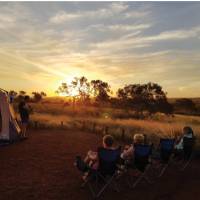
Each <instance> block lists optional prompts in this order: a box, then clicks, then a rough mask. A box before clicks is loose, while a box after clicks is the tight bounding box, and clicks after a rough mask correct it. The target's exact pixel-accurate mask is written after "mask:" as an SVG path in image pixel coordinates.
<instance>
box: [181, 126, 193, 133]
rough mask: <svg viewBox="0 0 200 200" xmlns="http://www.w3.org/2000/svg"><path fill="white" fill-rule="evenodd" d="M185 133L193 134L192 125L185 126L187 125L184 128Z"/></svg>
mask: <svg viewBox="0 0 200 200" xmlns="http://www.w3.org/2000/svg"><path fill="white" fill-rule="evenodd" d="M183 134H184V135H189V134H193V130H192V128H191V127H190V126H185V127H184V128H183Z"/></svg>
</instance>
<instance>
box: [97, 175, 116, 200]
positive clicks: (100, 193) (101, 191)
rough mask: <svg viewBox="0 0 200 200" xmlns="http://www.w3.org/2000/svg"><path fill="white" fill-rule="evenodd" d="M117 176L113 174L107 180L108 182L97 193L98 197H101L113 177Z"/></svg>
mask: <svg viewBox="0 0 200 200" xmlns="http://www.w3.org/2000/svg"><path fill="white" fill-rule="evenodd" d="M114 178H115V176H112V177H111V178H110V179H109V180H108V181H107V182H106V184H105V185H104V186H103V187H102V189H101V190H100V191H99V192H98V194H97V195H96V198H99V197H100V196H101V195H102V193H103V192H104V191H105V189H106V188H107V187H108V186H109V185H110V184H111V182H112V181H113V179H114Z"/></svg>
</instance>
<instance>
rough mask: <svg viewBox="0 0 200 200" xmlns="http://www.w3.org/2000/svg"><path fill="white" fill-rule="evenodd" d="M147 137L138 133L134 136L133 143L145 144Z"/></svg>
mask: <svg viewBox="0 0 200 200" xmlns="http://www.w3.org/2000/svg"><path fill="white" fill-rule="evenodd" d="M144 141H145V137H144V135H143V134H140V133H137V134H135V135H134V136H133V143H134V144H144Z"/></svg>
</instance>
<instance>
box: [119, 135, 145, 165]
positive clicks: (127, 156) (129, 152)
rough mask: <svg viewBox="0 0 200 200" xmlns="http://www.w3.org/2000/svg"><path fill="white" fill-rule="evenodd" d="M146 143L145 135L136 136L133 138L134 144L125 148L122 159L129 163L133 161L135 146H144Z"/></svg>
mask: <svg viewBox="0 0 200 200" xmlns="http://www.w3.org/2000/svg"><path fill="white" fill-rule="evenodd" d="M144 142H145V137H144V135H143V134H135V135H134V136H133V144H131V145H126V146H125V148H124V150H123V152H122V153H121V158H122V159H123V160H127V161H130V160H132V159H133V157H134V145H137V144H144Z"/></svg>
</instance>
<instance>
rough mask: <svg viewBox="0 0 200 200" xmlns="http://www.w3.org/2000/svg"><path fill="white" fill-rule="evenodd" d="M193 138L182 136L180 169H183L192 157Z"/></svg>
mask: <svg viewBox="0 0 200 200" xmlns="http://www.w3.org/2000/svg"><path fill="white" fill-rule="evenodd" d="M194 143H195V139H194V138H193V137H192V138H187V137H184V138H183V167H182V168H181V171H184V170H185V168H186V167H187V166H188V165H189V164H190V162H191V160H192V158H193V147H194Z"/></svg>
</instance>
